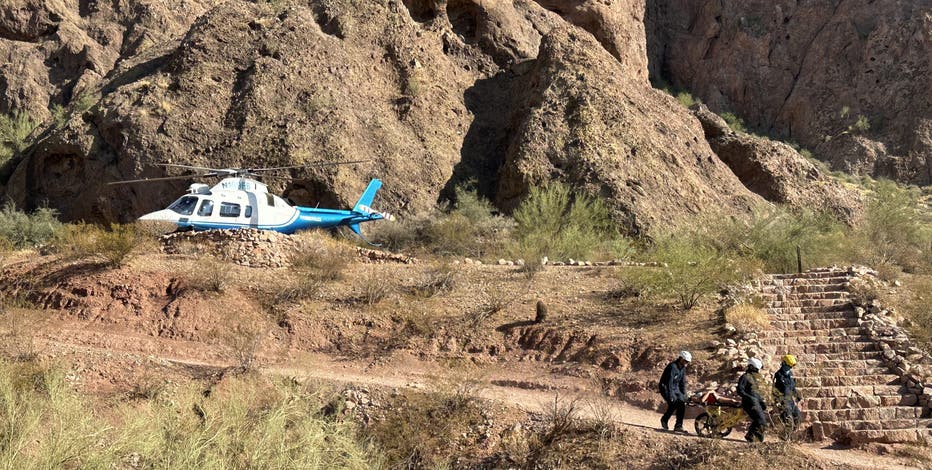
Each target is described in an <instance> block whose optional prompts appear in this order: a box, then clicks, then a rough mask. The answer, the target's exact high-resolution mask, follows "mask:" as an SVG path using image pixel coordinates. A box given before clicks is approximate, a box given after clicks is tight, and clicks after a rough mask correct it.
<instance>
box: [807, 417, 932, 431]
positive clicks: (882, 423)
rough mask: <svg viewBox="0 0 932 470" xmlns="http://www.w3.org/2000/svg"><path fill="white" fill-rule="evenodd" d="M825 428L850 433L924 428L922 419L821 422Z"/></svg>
mask: <svg viewBox="0 0 932 470" xmlns="http://www.w3.org/2000/svg"><path fill="white" fill-rule="evenodd" d="M820 422H821V423H822V424H823V426H825V425H831V428H829V429H831V430H833V431H834V430H835V429H839V428H840V429H845V430H848V431H867V430H876V431H880V430H890V429H916V428H919V427H921V426H922V422H923V420H921V419H915V418H913V419H889V420H848V421H820Z"/></svg>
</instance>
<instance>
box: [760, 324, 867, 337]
mask: <svg viewBox="0 0 932 470" xmlns="http://www.w3.org/2000/svg"><path fill="white" fill-rule="evenodd" d="M788 325H792V328H779V329H773V330H764V331H761V332H759V333H758V334H757V337H758V338H760V339H764V338H768V339H770V338H795V337H797V336H822V337H824V338H826V339H831V340H832V341H834V340H835V339H836V338H838V337H841V338H854V337H857V336H861V328H860V327H858V326H831V327H822V326H819V327H817V328H805V327H807V326H809V327H811V326H814V325H813V324H812V323H811V322H806V323H803V322H793V323H790V324H788ZM818 325H822V323H816V325H815V326H818ZM865 338H867V337H866V336H865Z"/></svg>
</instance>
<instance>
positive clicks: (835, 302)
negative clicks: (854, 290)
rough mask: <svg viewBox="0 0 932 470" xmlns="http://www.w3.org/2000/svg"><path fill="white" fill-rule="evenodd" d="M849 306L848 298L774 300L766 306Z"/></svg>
mask: <svg viewBox="0 0 932 470" xmlns="http://www.w3.org/2000/svg"><path fill="white" fill-rule="evenodd" d="M842 305H846V306H851V301H850V300H849V299H799V300H774V301H772V302H770V304H769V305H767V307H768V308H786V307H819V308H822V307H836V306H842Z"/></svg>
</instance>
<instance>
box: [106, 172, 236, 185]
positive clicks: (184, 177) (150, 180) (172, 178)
mask: <svg viewBox="0 0 932 470" xmlns="http://www.w3.org/2000/svg"><path fill="white" fill-rule="evenodd" d="M208 176H219V175H217V174H212V173H207V174H203V175H181V176H162V177H159V178H142V179H138V180H123V181H111V182H109V183H107V184H108V185H116V184H132V183H148V182H153V181H171V180H184V179H192V178H206V177H208Z"/></svg>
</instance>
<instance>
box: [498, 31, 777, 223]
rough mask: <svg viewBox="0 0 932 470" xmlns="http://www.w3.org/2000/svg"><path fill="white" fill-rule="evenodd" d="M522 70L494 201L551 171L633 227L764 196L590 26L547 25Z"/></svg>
mask: <svg viewBox="0 0 932 470" xmlns="http://www.w3.org/2000/svg"><path fill="white" fill-rule="evenodd" d="M528 75H529V76H528V77H527V83H528V86H527V91H526V95H525V101H524V103H522V106H523V107H524V109H522V111H521V113H520V115H521V116H523V121H522V122H521V123H520V125H519V126H518V127H517V129H516V131H515V137H514V140H513V141H512V143H511V147H510V148H509V149H508V153H507V156H506V161H505V166H504V167H503V169H502V173H501V177H500V179H499V190H498V193H497V198H498V199H497V201H498V204H499V206H501V207H504V208H510V207H514V206H515V204H516V203H518V202H519V201H520V200H521V198H522V197H523V196H524V194H525V193H526V191H527V190H528V188H529V187H530V186H531V185H536V184H542V183H546V182H548V181H551V180H555V179H558V180H563V181H566V182H568V183H569V184H571V185H573V186H575V187H577V188H579V189H580V190H584V191H588V192H590V193H591V194H595V195H600V196H603V197H605V198H606V200H607V201H609V204H610V205H611V207H612V209H614V211H615V213H616V214H617V217H616V220H619V221H622V222H623V225H624V226H626V228H627V229H628V231H629V232H631V233H640V232H644V231H647V230H650V229H663V228H671V227H674V226H676V224H677V223H678V222H680V221H682V220H684V219H685V218H687V217H688V216H689V215H695V214H699V213H700V212H703V211H711V210H714V209H719V210H722V211H723V212H724V213H726V214H735V213H744V212H747V211H748V210H750V209H751V208H752V207H753V206H755V205H756V204H758V203H759V202H762V200H761V199H760V198H758V197H757V196H755V195H754V194H753V193H751V192H750V191H748V190H747V189H746V188H745V187H744V186H743V185H742V184H741V182H740V181H738V179H737V178H736V177H735V176H734V174H733V173H732V172H731V171H729V169H728V167H727V166H725V165H724V164H723V163H722V162H721V160H719V159H718V158H717V157H716V156H715V154H714V153H713V152H712V149H710V148H709V145H708V144H707V143H706V141H705V138H704V137H703V132H702V128H701V126H700V125H699V123H698V121H697V120H695V119H694V118H693V117H692V116H691V115H690V114H689V112H688V111H687V110H685V109H684V108H682V107H681V106H679V105H678V104H677V102H676V100H674V99H673V98H672V97H670V96H669V95H667V94H665V93H663V92H660V91H658V90H655V89H653V88H650V87H649V86H647V85H645V84H642V83H641V82H640V81H638V80H631V79H628V78H627V77H626V74H625V71H624V69H623V68H622V66H621V64H620V63H618V61H616V60H614V58H613V57H612V56H611V55H610V54H609V53H608V52H606V51H605V50H604V49H602V48H600V47H598V46H597V43H596V41H595V40H594V39H593V38H592V37H591V36H590V35H587V34H585V33H584V32H582V31H580V30H578V29H575V28H566V29H557V30H554V31H552V32H551V33H550V34H548V35H547V36H546V37H545V39H544V41H543V43H542V44H541V49H540V54H539V56H538V59H537V62H536V64H535V65H534V68H533V70H531V71H530V72H529V74H528Z"/></svg>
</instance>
